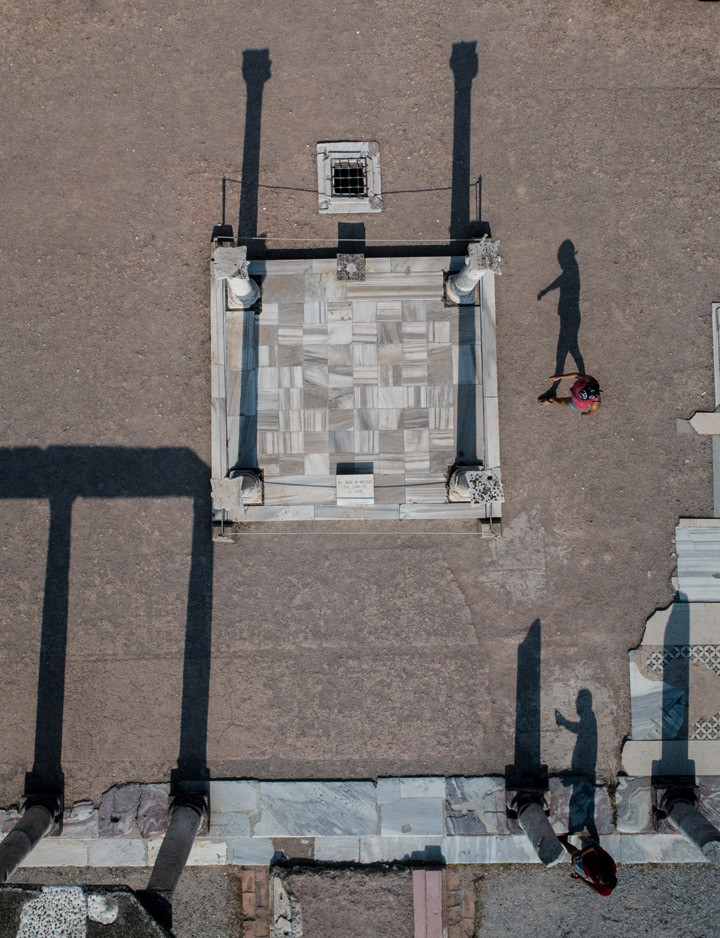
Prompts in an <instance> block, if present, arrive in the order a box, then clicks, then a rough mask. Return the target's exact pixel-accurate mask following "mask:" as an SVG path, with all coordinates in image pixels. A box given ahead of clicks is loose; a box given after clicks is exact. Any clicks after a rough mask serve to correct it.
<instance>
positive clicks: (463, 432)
mask: <svg viewBox="0 0 720 938" xmlns="http://www.w3.org/2000/svg"><path fill="white" fill-rule="evenodd" d="M475 312H476V310H475V307H474V306H459V307H458V312H457V316H458V380H457V392H458V393H457V412H456V414H455V418H456V421H457V429H456V432H455V465H456V466H476V465H477V464H478V453H477V390H478V389H477V380H478V363H477V344H476V338H477V337H476V335H475V332H476V330H475Z"/></svg>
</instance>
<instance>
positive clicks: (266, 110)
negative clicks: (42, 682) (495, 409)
mask: <svg viewBox="0 0 720 938" xmlns="http://www.w3.org/2000/svg"><path fill="white" fill-rule="evenodd" d="M719 24H720V6H718V5H717V4H711V3H700V2H697V0H615V2H610V0H591V2H586V3H582V4H580V3H572V4H568V3H563V2H552V0H545V2H532V3H530V2H522V3H517V2H510V0H504V2H498V3H493V4H477V3H465V2H461V3H459V4H456V5H455V6H454V7H453V8H452V10H449V9H448V8H447V6H444V5H440V4H437V3H426V4H422V5H418V4H411V3H409V2H406V0H400V2H395V3H392V4H387V3H379V4H375V5H373V6H372V7H368V6H366V5H359V4H358V5H350V6H346V7H342V8H340V7H339V6H337V5H335V6H333V4H332V3H330V2H329V0H328V2H322V0H312V2H311V3H309V4H301V5H290V4H287V3H280V2H277V0H269V2H267V3H264V4H262V5H260V6H258V7H256V8H244V9H243V10H242V11H241V12H240V11H238V9H237V7H234V6H231V5H229V4H224V3H219V4H217V5H214V6H212V7H207V6H198V5H196V4H191V3H173V4H170V3H163V2H158V3H156V4H154V5H153V6H152V8H150V9H148V10H145V9H144V8H142V7H141V6H139V5H134V4H127V5H122V6H119V5H114V4H111V3H107V2H103V0H101V2H99V3H92V4H88V5H83V6H80V5H78V4H75V3H64V2H61V3H58V4H50V3H43V2H39V3H31V4H26V3H23V4H19V3H16V2H12V3H9V4H8V5H7V6H6V9H5V15H4V18H3V24H2V26H0V30H1V34H2V41H3V47H4V56H3V60H2V63H0V81H1V82H2V87H3V95H2V100H0V122H1V123H2V126H3V127H4V128H5V132H4V134H3V138H2V141H0V156H1V158H2V166H3V176H4V178H5V180H6V185H5V187H4V196H3V202H4V205H3V207H4V217H5V219H6V224H5V227H4V237H3V241H2V245H1V247H0V291H2V306H1V309H2V313H1V314H0V315H2V336H3V340H2V344H1V345H0V399H1V400H2V401H3V422H2V427H3V432H2V440H1V441H0V445H2V446H3V447H9V448H17V447H28V446H36V447H48V446H57V445H62V446H68V447H79V446H121V447H129V448H137V447H150V448H157V447H182V448H187V449H188V450H189V451H191V452H192V453H195V454H197V456H198V457H199V458H200V459H201V460H203V461H204V462H206V463H207V462H209V453H210V419H209V416H210V415H209V397H210V394H209V301H208V289H209V279H208V258H209V236H210V232H211V230H212V227H213V225H215V224H217V223H219V222H220V221H221V220H222V217H221V213H222V202H221V180H222V178H223V176H226V177H229V178H233V179H238V178H239V176H240V173H241V168H242V163H243V133H244V127H243V121H244V105H245V83H244V81H243V77H242V52H243V50H245V49H264V48H267V49H269V55H270V59H271V63H272V65H271V71H272V77H271V78H270V79H269V80H268V81H267V83H266V85H265V87H264V95H263V107H262V136H261V148H260V164H259V165H260V177H259V178H260V183H261V188H260V189H259V190H258V191H259V197H258V213H257V214H258V222H257V224H258V232H259V233H260V234H262V235H263V236H266V237H267V238H268V239H270V238H273V239H274V238H282V237H285V238H288V237H289V238H322V239H327V243H328V246H332V244H333V243H335V242H336V240H337V227H336V222H337V219H335V218H332V217H327V216H322V217H321V216H319V215H318V214H317V197H316V190H315V186H316V175H315V172H316V170H315V158H314V153H315V144H316V142H317V141H319V140H333V139H368V140H377V141H378V142H379V143H380V150H381V159H382V173H383V190H384V192H385V203H384V209H383V212H382V213H381V214H379V215H374V216H372V217H371V216H367V217H364V219H363V220H364V221H365V224H366V233H367V237H368V239H369V240H370V239H372V238H388V239H396V240H397V241H399V242H404V243H407V242H411V241H414V240H415V239H427V240H428V241H432V242H433V243H441V244H442V243H446V242H447V240H448V225H449V220H450V210H451V197H450V196H451V194H450V191H449V190H448V187H449V186H450V181H451V167H452V159H453V153H452V148H453V75H452V72H451V71H450V68H449V61H450V55H451V51H452V45H453V43H457V42H468V43H473V42H474V43H476V44H477V46H476V49H477V55H478V61H479V73H478V75H477V77H476V78H475V79H474V82H473V85H472V108H471V116H472V121H471V127H470V135H471V151H470V154H471V155H470V171H471V176H472V177H473V178H474V177H476V176H478V175H482V216H483V219H484V220H486V221H488V222H489V223H490V224H491V226H492V232H493V236H494V237H499V238H500V239H501V245H502V253H503V256H504V271H503V276H502V278H500V280H499V281H498V283H497V311H498V371H499V382H500V389H499V396H500V445H501V458H502V466H503V479H504V483H505V489H506V499H507V500H506V504H505V506H504V512H503V514H504V531H503V537H502V539H500V540H485V539H480V538H476V537H474V536H472V535H470V534H467V533H455V534H448V533H443V532H441V531H440V529H439V526H432V525H431V526H430V528H431V529H430V530H427V529H422V530H410V529H409V530H408V533H406V534H403V533H397V532H395V533H386V532H379V531H376V530H371V529H368V528H362V527H361V528H355V529H350V528H349V527H347V526H343V527H342V528H338V527H330V528H328V529H322V530H319V529H318V530H312V531H307V530H295V531H288V530H286V531H284V532H278V531H276V530H272V531H268V530H267V529H265V530H258V531H256V532H246V533H244V534H243V535H242V538H241V540H240V542H239V543H238V544H237V545H234V546H232V545H217V546H216V548H215V572H214V589H213V622H212V631H213V635H212V671H211V675H212V677H211V693H210V701H209V722H208V740H207V746H208V761H209V765H210V769H211V771H212V773H213V775H214V776H215V777H223V776H230V777H232V776H250V777H259V778H290V777H308V778H312V777H314V778H333V777H334V778H349V777H368V776H371V777H374V776H377V775H410V774H434V773H437V774H448V775H449V774H468V775H470V774H485V773H490V772H497V771H502V770H503V768H504V766H505V765H506V764H508V763H510V762H512V759H513V731H514V718H515V712H514V703H515V690H516V688H515V677H516V674H515V671H516V653H517V647H518V644H519V643H520V642H521V641H522V639H523V638H524V636H525V635H526V633H527V630H528V628H529V627H530V625H531V624H532V623H533V621H535V620H536V619H539V620H540V622H541V624H542V640H543V645H542V649H543V653H542V686H543V699H542V703H543V733H542V755H543V759H544V760H545V761H546V762H547V763H548V765H549V767H550V769H551V771H557V770H562V769H565V768H567V767H568V765H569V763H570V757H571V752H572V748H573V745H574V737H573V735H572V734H571V733H568V732H567V731H566V730H563V729H561V728H558V727H557V726H556V725H555V721H554V718H553V710H554V708H559V709H560V710H561V711H562V712H563V713H564V714H566V715H567V714H572V713H573V707H574V701H575V698H576V695H577V692H578V690H579V689H581V688H588V689H589V690H590V691H591V693H592V695H593V707H594V711H595V713H596V716H597V720H598V728H599V749H598V765H597V771H598V775H599V776H600V777H604V778H613V777H614V775H615V773H616V772H617V770H618V768H619V753H620V747H621V743H622V739H623V737H624V735H625V734H626V733H627V732H628V727H629V696H628V670H627V656H626V653H627V649H628V648H629V647H631V646H633V645H635V644H637V642H638V641H639V639H640V636H641V633H642V628H643V624H644V621H645V619H646V617H647V616H648V615H650V614H651V613H652V612H653V610H654V609H655V608H656V607H658V606H661V605H665V604H666V603H667V602H668V601H669V600H670V598H671V595H672V594H671V588H670V574H671V572H672V569H673V565H674V561H673V558H672V556H671V552H672V550H673V540H672V536H673V526H674V524H675V522H676V520H677V518H678V517H679V516H686V517H687V516H690V517H692V516H694V515H698V516H704V515H709V514H710V513H711V512H712V482H711V469H710V444H709V441H708V440H707V439H701V438H699V437H693V436H690V435H678V434H677V433H676V419H677V418H687V417H689V416H691V415H692V413H693V412H694V411H696V410H698V409H703V408H706V409H710V408H711V407H712V404H711V399H712V349H711V338H710V335H711V334H710V303H711V301H713V300H717V299H718V296H719V295H720V286H719V285H718V277H717V269H718V245H720V226H719V225H718V216H719V210H720V206H719V205H718V201H719V198H718V194H717V185H716V180H717V163H718V154H719V152H720V151H719V149H718V148H719V146H720V141H719V140H718V116H717V115H718V113H720V111H719V109H718V98H719V97H720V93H719V91H718V68H719V66H718V58H717V54H716V40H715V37H716V35H717V29H718V25H719ZM418 190H422V191H418ZM238 199H239V187H238V186H237V185H236V184H235V183H228V184H227V200H226V220H227V221H232V222H233V223H234V224H235V223H236V218H237V213H238V204H239V203H238ZM351 220H353V221H357V219H355V218H353V219H351ZM245 221H247V214H246V216H245ZM568 238H569V239H571V240H572V241H573V243H574V245H575V247H576V249H577V261H578V264H579V271H580V278H581V294H580V308H581V312H582V326H581V329H580V334H579V342H580V348H581V350H582V353H583V355H584V358H585V362H586V365H587V370H588V371H589V372H591V373H593V374H595V375H597V376H598V377H599V379H600V381H601V384H602V387H603V389H604V390H605V395H604V398H603V407H602V409H601V411H600V412H599V414H598V415H597V416H595V417H593V418H592V419H591V420H578V419H574V418H575V417H576V415H574V414H571V413H569V412H566V411H564V410H563V411H561V410H560V409H559V408H545V409H543V410H541V409H540V407H539V406H538V405H537V403H536V397H537V395H538V394H539V393H540V392H541V391H543V390H544V389H545V388H546V387H547V383H546V378H547V376H548V375H550V374H551V373H552V371H553V369H554V367H555V345H556V340H557V329H558V316H557V315H556V310H557V293H556V292H551V293H549V294H548V295H547V296H545V298H544V299H543V300H542V301H540V302H538V301H537V299H536V295H537V293H538V291H539V290H541V289H542V288H544V287H546V286H547V285H549V284H550V283H551V282H552V281H554V280H555V278H556V277H557V275H558V274H559V273H560V268H559V267H558V264H557V260H556V254H557V250H558V247H559V246H560V244H561V243H562V242H563V241H564V240H565V239H568ZM267 246H268V247H278V248H279V247H295V248H297V247H298V243H295V242H280V241H278V242H276V241H270V240H268V242H267ZM570 367H574V366H573V365H572V364H571V361H570V360H568V368H570ZM4 483H5V480H3V479H0V496H2V488H3V486H4ZM0 525H1V526H2V527H1V529H0V530H1V532H2V534H1V542H2V543H1V549H2V577H1V578H0V622H1V628H2V636H3V640H2V643H1V644H0V673H2V675H3V686H4V693H3V703H2V720H0V750H1V751H2V753H3V758H2V762H1V764H0V803H2V804H8V803H11V802H13V801H16V800H17V799H18V798H19V796H20V795H21V793H22V789H23V778H24V773H25V772H26V771H27V769H28V768H29V766H30V765H31V764H32V757H33V736H34V724H35V691H36V683H37V667H38V643H39V629H40V621H41V612H42V594H43V580H44V575H45V557H46V546H47V533H48V506H47V503H46V502H44V501H42V500H32V501H31V500H18V501H4V500H3V499H2V497H0ZM191 529H192V511H191V505H190V500H189V499H187V498H166V499H160V498H157V499H139V498H128V499H113V500H109V499H108V500H105V499H78V500H77V501H76V502H75V504H74V506H73V514H72V541H71V579H70V593H69V618H68V644H67V678H66V687H65V702H64V718H63V759H62V762H63V769H64V772H65V777H66V800H67V801H68V802H70V801H72V800H77V799H79V798H82V797H90V798H93V799H95V800H96V801H97V800H99V797H100V795H101V793H102V792H103V791H104V790H105V789H107V788H108V787H109V786H110V785H112V784H113V783H117V782H125V781H132V780H143V781H164V780H166V779H167V778H168V776H169V772H170V770H171V768H172V767H173V765H174V764H175V762H176V759H177V753H178V734H179V722H180V699H181V682H182V668H183V644H184V628H185V612H186V609H185V604H186V600H187V584H188V575H189V564H190V537H191ZM198 705H201V701H199V702H198ZM527 875H538V874H536V873H534V872H533V873H532V874H529V873H528V874H527ZM634 875H638V876H640V875H643V874H642V873H641V872H638V873H637V874H634ZM683 875H685V874H683ZM686 875H688V876H692V875H698V876H699V875H700V873H699V872H697V873H693V872H688V873H687V874H686ZM639 933H641V932H639ZM698 934H701V932H700V931H698Z"/></svg>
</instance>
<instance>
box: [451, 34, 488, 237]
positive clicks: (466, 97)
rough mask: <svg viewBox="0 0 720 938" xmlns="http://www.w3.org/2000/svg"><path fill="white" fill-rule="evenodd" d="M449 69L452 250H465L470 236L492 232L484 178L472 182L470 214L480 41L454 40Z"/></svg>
mask: <svg viewBox="0 0 720 938" xmlns="http://www.w3.org/2000/svg"><path fill="white" fill-rule="evenodd" d="M450 69H451V71H452V73H453V78H454V82H455V93H454V101H453V150H452V186H451V196H450V229H449V231H450V241H451V242H453V244H452V249H451V253H452V254H460V255H462V254H465V252H466V249H467V244H466V241H465V240H460V239H467V238H477V237H480V236H482V235H483V234H487V235H488V236H489V235H490V226H489V225H488V224H487V223H486V222H483V221H481V218H482V215H481V213H482V178H481V177H478V179H477V182H476V183H473V186H474V188H475V193H474V198H475V204H476V211H477V218H476V219H474V220H471V218H470V186H471V183H470V141H471V137H470V129H471V126H472V83H473V80H474V79H475V77H476V76H477V73H478V57H477V43H475V42H456V43H453V47H452V53H451V55H450Z"/></svg>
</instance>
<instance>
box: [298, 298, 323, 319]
mask: <svg viewBox="0 0 720 938" xmlns="http://www.w3.org/2000/svg"><path fill="white" fill-rule="evenodd" d="M327 320H328V317H327V304H326V303H323V302H319V301H314V302H311V303H304V304H303V322H308V323H326V322H327Z"/></svg>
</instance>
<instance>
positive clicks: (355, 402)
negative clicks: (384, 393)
mask: <svg viewBox="0 0 720 938" xmlns="http://www.w3.org/2000/svg"><path fill="white" fill-rule="evenodd" d="M379 392H380V389H379V388H377V387H374V388H373V387H369V386H366V387H359V388H354V390H353V396H352V398H351V401H352V402H351V404H350V406H351V407H353V406H354V407H355V408H357V409H360V408H365V409H375V408H377V407H379V400H380V393H379Z"/></svg>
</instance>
